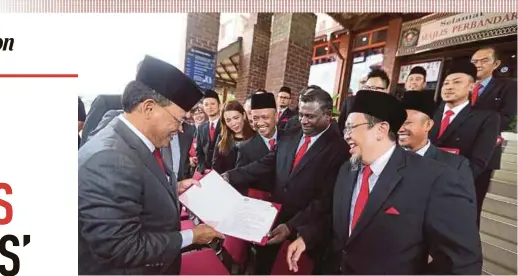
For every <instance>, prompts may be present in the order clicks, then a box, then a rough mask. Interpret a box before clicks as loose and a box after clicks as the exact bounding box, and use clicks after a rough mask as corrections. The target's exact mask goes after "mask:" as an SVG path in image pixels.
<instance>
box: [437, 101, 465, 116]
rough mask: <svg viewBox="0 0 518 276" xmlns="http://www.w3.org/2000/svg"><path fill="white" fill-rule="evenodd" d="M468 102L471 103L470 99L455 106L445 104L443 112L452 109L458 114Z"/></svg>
mask: <svg viewBox="0 0 518 276" xmlns="http://www.w3.org/2000/svg"><path fill="white" fill-rule="evenodd" d="M468 104H469V101H466V102H465V103H463V104H459V105H457V106H456V107H454V108H449V107H448V105H446V104H445V105H444V112H443V114H446V111H448V110H451V111H453V114H454V115H457V114H459V112H461V111H462V110H463V109H464V107H466V106H468Z"/></svg>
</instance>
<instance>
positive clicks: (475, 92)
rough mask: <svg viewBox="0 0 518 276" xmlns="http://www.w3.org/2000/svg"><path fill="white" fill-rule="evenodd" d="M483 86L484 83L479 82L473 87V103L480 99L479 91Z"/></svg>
mask: <svg viewBox="0 0 518 276" xmlns="http://www.w3.org/2000/svg"><path fill="white" fill-rule="evenodd" d="M480 88H482V85H481V84H480V83H477V84H476V85H475V88H474V89H473V92H471V105H475V103H476V102H477V99H478V91H479V90H480Z"/></svg>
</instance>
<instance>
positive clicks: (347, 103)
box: [338, 96, 354, 135]
mask: <svg viewBox="0 0 518 276" xmlns="http://www.w3.org/2000/svg"><path fill="white" fill-rule="evenodd" d="M353 103H354V96H349V97H347V98H345V99H344V102H343V103H342V107H341V108H340V115H339V116H338V128H339V130H340V133H341V134H342V135H343V133H344V127H345V121H347V116H349V110H351V108H352V104H353Z"/></svg>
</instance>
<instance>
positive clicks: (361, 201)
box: [351, 166, 372, 232]
mask: <svg viewBox="0 0 518 276" xmlns="http://www.w3.org/2000/svg"><path fill="white" fill-rule="evenodd" d="M371 174H372V170H371V167H370V166H366V167H365V168H364V169H363V173H362V183H361V187H360V192H359V193H358V198H357V199H356V204H355V205H354V213H353V220H352V222H351V232H352V231H353V229H354V226H356V223H357V222H358V219H359V218H360V215H361V214H362V212H363V209H364V208H365V205H367V200H369V176H371Z"/></svg>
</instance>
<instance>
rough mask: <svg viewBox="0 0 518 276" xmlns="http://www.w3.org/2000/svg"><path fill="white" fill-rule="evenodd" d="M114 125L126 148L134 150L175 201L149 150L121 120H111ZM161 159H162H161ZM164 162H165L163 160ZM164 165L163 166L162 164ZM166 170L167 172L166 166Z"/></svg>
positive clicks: (165, 178) (173, 193) (174, 196)
mask: <svg viewBox="0 0 518 276" xmlns="http://www.w3.org/2000/svg"><path fill="white" fill-rule="evenodd" d="M112 123H113V124H114V128H115V130H116V131H117V132H118V133H119V134H120V135H121V137H122V138H123V139H124V140H125V141H126V143H127V144H128V146H130V147H131V148H132V149H134V150H135V151H136V152H137V154H138V156H139V158H140V159H141V160H142V161H143V163H144V165H146V167H147V168H148V169H149V170H150V171H151V172H153V174H154V175H155V176H156V177H157V178H158V179H159V180H160V183H162V185H163V186H164V187H165V188H166V190H167V191H168V192H169V195H170V196H171V197H172V198H173V199H175V198H176V193H175V192H174V191H173V190H172V189H171V185H170V184H169V182H167V177H166V174H165V173H164V172H163V171H162V169H161V168H160V166H159V165H158V162H157V161H156V159H155V157H154V156H153V153H151V152H150V151H149V148H148V147H147V146H146V145H145V144H144V142H142V140H140V138H139V137H138V136H137V135H136V134H135V133H133V131H131V130H130V129H129V128H128V126H126V124H125V123H124V122H122V121H121V120H118V119H117V120H113V121H112V122H111V123H110V124H112ZM162 159H164V158H163V157H162ZM164 162H165V160H164ZM164 165H165V164H164ZM165 167H166V170H167V166H165Z"/></svg>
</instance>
